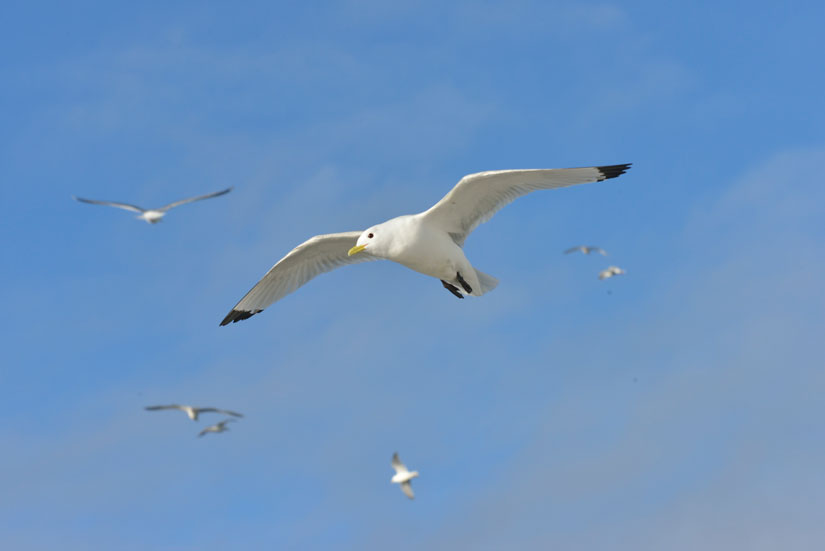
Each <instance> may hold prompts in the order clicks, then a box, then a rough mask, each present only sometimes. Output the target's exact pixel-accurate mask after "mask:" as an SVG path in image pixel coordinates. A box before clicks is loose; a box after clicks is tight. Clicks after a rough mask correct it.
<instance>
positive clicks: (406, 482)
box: [390, 452, 418, 499]
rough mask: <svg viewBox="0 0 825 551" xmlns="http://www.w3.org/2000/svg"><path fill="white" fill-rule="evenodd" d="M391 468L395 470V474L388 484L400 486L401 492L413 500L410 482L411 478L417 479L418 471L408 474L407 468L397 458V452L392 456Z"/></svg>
mask: <svg viewBox="0 0 825 551" xmlns="http://www.w3.org/2000/svg"><path fill="white" fill-rule="evenodd" d="M392 468H393V469H395V474H394V475H393V476H392V478H391V479H390V482H392V483H394V484H400V485H401V491H402V492H404V493H405V494H407V497H408V498H410V499H414V498H415V494H414V493H413V489H412V486H411V485H410V481H411V480H412V479H413V478H417V477H418V471H412V472H410V471H409V470H407V466H406V465H404V464H403V463H402V462H401V459H399V458H398V452H395V453H394V454H393V455H392Z"/></svg>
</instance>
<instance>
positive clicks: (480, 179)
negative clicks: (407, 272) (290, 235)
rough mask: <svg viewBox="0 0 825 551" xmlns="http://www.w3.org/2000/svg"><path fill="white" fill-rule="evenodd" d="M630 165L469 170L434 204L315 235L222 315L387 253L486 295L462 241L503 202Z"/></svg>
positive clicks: (452, 286)
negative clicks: (351, 228)
mask: <svg viewBox="0 0 825 551" xmlns="http://www.w3.org/2000/svg"><path fill="white" fill-rule="evenodd" d="M629 168H630V164H622V165H611V166H595V167H587V168H556V169H538V170H499V171H493V172H479V173H476V174H470V175H467V176H464V177H463V178H462V179H461V181H460V182H458V184H457V185H456V186H455V187H454V188H453V189H452V190H451V191H450V192H449V193H448V194H447V195H445V196H444V197H443V198H442V199H441V200H440V201H439V202H438V203H436V204H435V205H433V206H432V207H431V208H430V209H428V210H426V211H424V212H421V213H418V214H409V215H404V216H399V217H397V218H393V219H391V220H388V221H386V222H383V223H381V224H378V225H376V226H372V227H370V228H367V229H366V230H364V231H351V232H344V233H331V234H326V235H316V236H315V237H312V238H310V239H309V240H307V241H305V242H304V243H302V244H301V245H298V246H297V247H295V248H294V249H292V251H291V252H289V254H287V255H286V256H285V257H283V258H282V259H281V260H279V261H278V263H277V264H275V265H274V266H273V267H272V268H271V269H270V270H269V271H268V272H267V273H266V275H264V277H263V279H261V280H260V281H259V282H258V283H257V284H256V285H255V286H254V287H252V289H251V290H250V291H249V292H248V293H247V294H246V295H245V296H244V297H243V298H242V299H241V300H240V302H238V304H236V305H235V307H234V308H232V310H231V311H230V312H229V314H227V315H226V317H225V318H224V319H223V321H221V325H227V324H229V323H233V322H237V321H240V320H245V319H247V318H250V317H252V316H254V315H255V314H257V313H259V312H262V311H263V310H264V308H266V307H267V306H269V305H270V304H272V303H273V302H275V301H277V300H280V299H282V298H283V297H285V296H286V295H288V294H290V293H292V292H293V291H295V290H296V289H298V287H300V286H302V285H303V284H305V283H307V282H308V281H309V280H311V279H312V278H314V277H315V276H317V275H319V274H322V273H324V272H328V271H330V270H332V269H333V268H337V267H339V266H343V265H345V264H354V263H356V262H364V261H367V260H377V259H386V260H392V261H395V262H398V263H399V264H402V265H404V266H406V267H407V268H410V269H412V270H415V271H416V272H419V273H422V274H425V275H428V276H432V277H435V278H436V279H439V280H441V284H442V286H443V287H444V288H445V289H447V290H448V291H449V292H450V293H452V294H453V295H455V296H456V297H458V298H464V295H465V294H467V295H473V296H481V295H483V294H485V293H487V292H489V291H492V290H493V289H494V288H495V286H496V285H498V280H497V279H496V278H494V277H492V276H490V275H487V274H485V273H483V272H481V271H479V270H476V269H475V268H473V266H472V265H471V264H470V261H469V260H467V257H465V256H464V250H463V247H464V240H465V239H467V236H469V235H470V233H471V232H472V231H473V230H474V229H476V227H478V225H479V224H482V223H484V222H486V221H487V220H489V219H490V218H492V216H493V215H494V214H495V213H496V212H498V210H499V209H501V208H502V207H503V206H505V205H507V204H508V203H510V202H512V201H513V200H515V199H516V198H518V197H520V196H522V195H526V194H527V193H530V192H531V191H535V190H538V189H554V188H559V187H566V186H572V185H575V184H585V183H589V182H600V181H602V180H607V179H609V178H616V177H617V176H620V175H621V174H624V173H625V171H627V170H628V169H629Z"/></svg>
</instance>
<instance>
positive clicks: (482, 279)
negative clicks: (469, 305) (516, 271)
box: [473, 270, 498, 296]
mask: <svg viewBox="0 0 825 551" xmlns="http://www.w3.org/2000/svg"><path fill="white" fill-rule="evenodd" d="M476 277H477V278H478V282H479V283H480V284H481V289H479V292H478V294H477V296H481V295H483V294H485V293H489V292H490V291H492V290H493V289H495V288H496V286H497V285H498V280H497V279H496V278H494V277H493V276H491V275H489V274H485V273H484V272H482V271H481V270H476ZM473 290H474V291H475V289H473ZM473 294H474V295H475V294H476V293H473Z"/></svg>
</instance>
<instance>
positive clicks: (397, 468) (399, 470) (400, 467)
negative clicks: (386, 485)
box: [392, 452, 410, 473]
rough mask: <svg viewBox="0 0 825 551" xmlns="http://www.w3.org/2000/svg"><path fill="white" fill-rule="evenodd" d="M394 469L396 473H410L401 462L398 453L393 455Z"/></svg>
mask: <svg viewBox="0 0 825 551" xmlns="http://www.w3.org/2000/svg"><path fill="white" fill-rule="evenodd" d="M392 468H393V469H395V472H396V473H408V472H410V471H408V470H407V466H406V465H404V464H403V463H402V462H401V458H399V457H398V452H395V453H394V454H392Z"/></svg>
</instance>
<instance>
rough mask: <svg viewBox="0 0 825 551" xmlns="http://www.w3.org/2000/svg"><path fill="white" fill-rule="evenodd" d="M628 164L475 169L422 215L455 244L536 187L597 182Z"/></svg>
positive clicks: (614, 174)
mask: <svg viewBox="0 0 825 551" xmlns="http://www.w3.org/2000/svg"><path fill="white" fill-rule="evenodd" d="M629 168H630V164H623V165H611V166H592V167H586V168H551V169H535V170H498V171H493V172H478V173H476V174H469V175H467V176H465V177H464V178H462V179H461V181H460V182H458V184H456V186H455V187H454V188H453V189H452V190H450V192H449V193H448V194H447V195H445V196H444V197H443V198H442V199H441V201H439V202H438V203H436V204H435V205H433V206H432V207H431V208H430V209H429V210H427V211H426V212H423V213H422V215H423V216H424V217H426V219H427V220H428V221H431V222H433V223H434V224H437V225H438V227H440V228H441V229H442V230H444V231H446V232H447V233H449V234H450V235H451V236H452V238H453V240H454V241H455V242H456V244H458V245H460V246H463V245H464V240H465V239H467V236H468V235H470V232H472V231H473V230H474V229H476V227H478V225H479V224H483V223H484V222H486V221H487V220H489V219H490V218H492V217H493V215H494V214H495V213H496V212H498V211H499V209H501V208H502V207H503V206H505V205H507V204H508V203H510V202H512V201H513V200H515V199H516V198H518V197H521V196H522V195H526V194H527V193H530V192H531V191H536V190H538V189H554V188H559V187H566V186H572V185H576V184H586V183H589V182H600V181H602V180H607V179H608V178H615V177H617V176H620V175H621V174H624V173H625V171H627V170H628V169H629Z"/></svg>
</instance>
